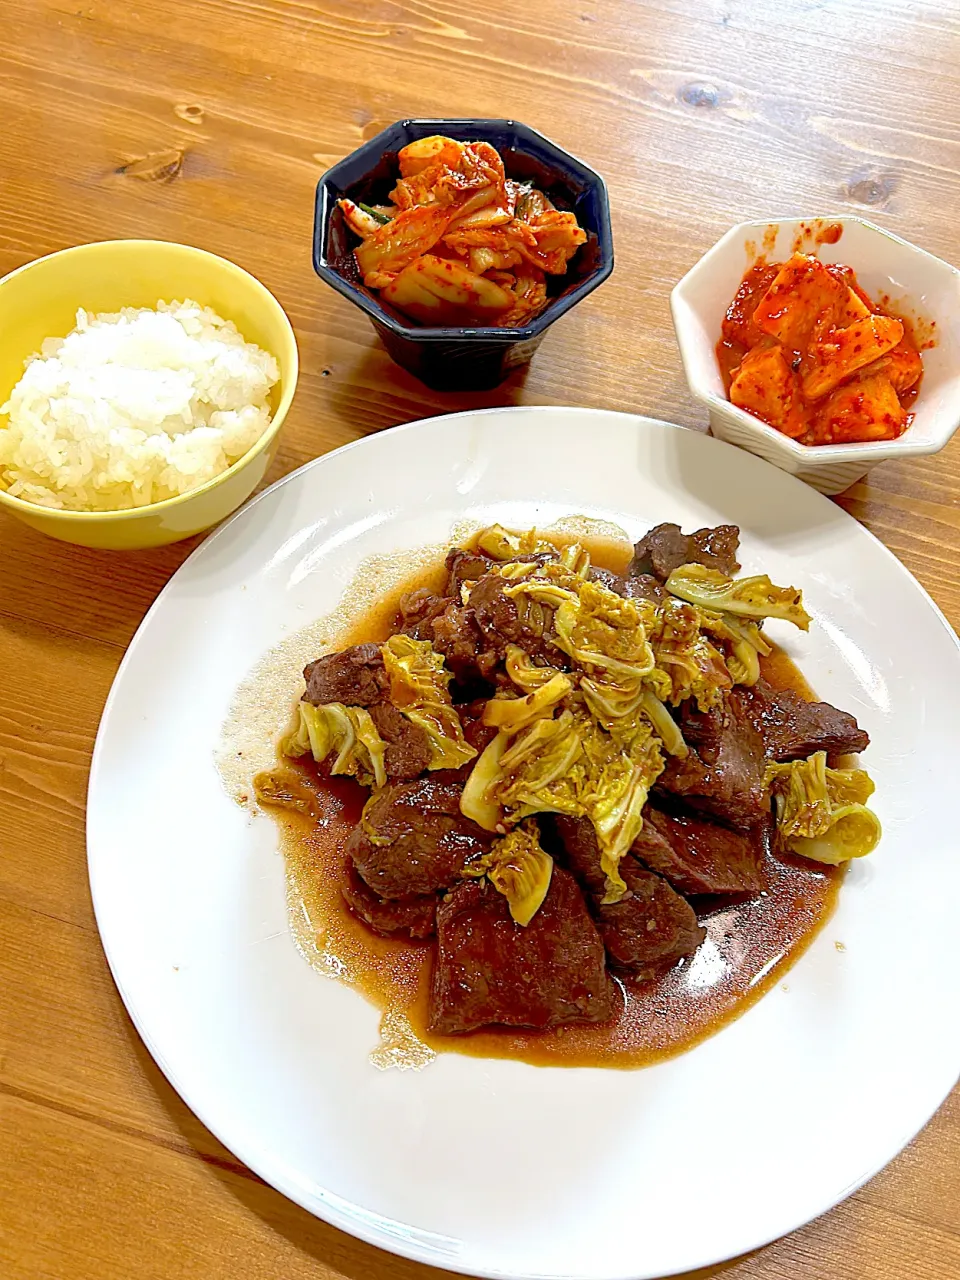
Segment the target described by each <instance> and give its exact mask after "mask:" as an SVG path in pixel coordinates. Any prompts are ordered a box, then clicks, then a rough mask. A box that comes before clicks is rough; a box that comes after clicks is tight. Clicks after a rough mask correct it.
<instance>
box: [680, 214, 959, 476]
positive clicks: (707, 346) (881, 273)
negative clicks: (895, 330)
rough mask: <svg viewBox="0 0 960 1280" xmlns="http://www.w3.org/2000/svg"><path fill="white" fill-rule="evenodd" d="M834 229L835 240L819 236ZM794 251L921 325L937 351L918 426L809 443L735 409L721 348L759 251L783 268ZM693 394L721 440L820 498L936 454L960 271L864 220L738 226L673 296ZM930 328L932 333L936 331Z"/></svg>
mask: <svg viewBox="0 0 960 1280" xmlns="http://www.w3.org/2000/svg"><path fill="white" fill-rule="evenodd" d="M835 225H838V226H839V227H840V228H841V232H840V235H839V237H838V239H837V240H836V242H835V243H833V244H830V243H821V244H817V243H816V241H817V238H818V234H819V233H821V232H822V231H823V230H824V229H825V228H828V227H833V226H835ZM796 248H800V249H801V251H802V252H806V253H816V254H817V255H818V256H819V257H820V258H821V259H822V260H823V261H824V262H843V263H846V265H847V266H850V267H852V268H853V270H854V271H855V272H856V275H857V279H858V281H859V282H860V284H861V286H862V287H863V288H864V289H865V290H866V292H867V293H868V294H869V295H870V297H871V298H874V299H877V298H880V297H881V296H883V297H884V298H885V300H886V299H889V302H887V305H888V306H889V308H890V310H892V311H894V312H896V313H898V314H902V315H905V316H908V317H909V318H911V319H914V320H917V321H919V326H918V327H919V328H921V329H922V331H923V333H924V334H927V333H932V336H933V341H934V345H933V346H931V347H930V348H929V349H928V350H926V351H924V352H923V353H922V354H923V381H922V382H921V384H920V391H919V394H918V396H917V399H916V401H915V403H914V406H913V409H914V419H913V422H912V423H911V425H910V426H909V427H908V428H907V430H906V431H905V432H904V434H903V435H902V436H901V437H900V438H899V439H898V440H886V441H877V442H875V443H870V444H845V445H841V444H826V445H804V444H799V443H798V442H797V441H796V440H791V439H790V438H789V437H788V436H785V435H783V434H781V432H779V431H776V430H775V429H774V428H773V427H768V426H767V424H766V423H765V422H761V421H760V419H759V418H755V417H754V416H753V414H751V413H747V412H746V411H745V410H743V409H739V408H737V406H736V405H734V404H731V403H730V401H729V400H728V399H727V396H726V393H725V392H724V389H723V379H722V378H721V375H720V366H719V365H718V363H717V357H716V352H715V347H716V343H717V340H718V339H719V337H720V325H721V323H722V321H723V316H724V313H725V311H726V309H727V307H728V306H729V305H730V302H731V300H732V298H733V296H734V294H735V293H736V291H737V288H738V286H739V284H740V281H741V279H742V278H743V274H744V272H745V271H746V269H747V267H749V266H750V265H751V264H752V263H753V262H754V261H755V260H756V258H757V255H758V252H762V253H763V255H764V256H765V257H767V258H768V259H770V260H771V261H774V262H777V261H783V260H784V259H786V258H788V257H789V256H790V254H791V253H792V252H794V250H795V249H796ZM670 306H671V310H672V312H673V323H674V327H675V329H676V331H677V342H678V343H679V346H680V358H681V360H682V361H683V368H684V372H685V374H686V376H687V382H688V383H689V385H690V390H691V391H692V392H693V394H694V395H695V396H696V397H697V399H698V400H701V401H703V403H704V404H705V405H706V406H707V409H708V410H709V413H710V426H711V429H712V431H713V434H714V435H715V436H719V438H720V439H721V440H727V441H729V443H730V444H735V445H739V446H740V447H741V448H742V449H748V450H749V451H750V452H751V453H756V454H759V456H760V457H761V458H766V459H767V461H768V462H772V463H773V464H774V465H775V466H777V467H780V468H781V469H782V470H784V471H789V472H790V474H791V475H795V476H799V478H800V479H801V480H805V481H806V482H807V483H808V484H810V485H812V486H813V487H814V488H815V489H819V490H820V492H821V493H840V492H842V491H843V490H844V489H846V488H848V487H849V486H850V485H851V484H853V483H854V481H855V480H859V479H860V477H861V476H863V475H865V474H866V473H867V472H868V471H869V470H870V469H871V468H872V467H875V466H876V465H877V463H878V462H883V461H884V460H885V459H887V458H901V457H909V456H911V455H915V454H923V453H937V452H938V451H939V450H940V449H942V448H943V447H944V445H945V444H946V443H947V441H948V440H949V439H950V437H951V436H952V435H953V433H954V432H955V431H956V429H957V427H958V426H960V271H958V270H957V269H956V267H952V266H950V264H949V263H948V262H944V261H943V260H942V259H941V258H935V257H934V256H933V254H931V253H927V252H926V251H925V250H923V249H918V248H917V246H916V245H913V244H910V243H909V242H908V241H906V240H901V239H900V237H899V236H895V235H892V234H891V233H890V232H889V231H885V230H884V229H883V228H882V227H878V226H875V225H874V223H872V222H866V221H865V220H864V219H863V218H853V217H847V216H837V217H829V218H828V217H823V218H772V219H769V220H766V221H763V222H741V223H739V224H738V225H737V226H735V227H733V228H731V230H730V231H728V232H727V234H726V235H725V236H724V237H723V238H722V239H721V240H718V241H717V243H716V244H715V245H714V246H713V248H712V249H710V250H709V251H708V252H707V253H705V254H704V256H703V257H702V258H701V259H700V261H699V262H698V263H697V264H696V266H695V267H693V268H692V269H691V270H690V271H688V272H687V274H686V275H685V276H684V277H683V279H682V280H681V281H680V283H679V284H678V285H677V286H676V287H675V288H674V290H673V293H672V294H671V296H670ZM931 322H933V325H934V326H935V327H934V328H932V330H931Z"/></svg>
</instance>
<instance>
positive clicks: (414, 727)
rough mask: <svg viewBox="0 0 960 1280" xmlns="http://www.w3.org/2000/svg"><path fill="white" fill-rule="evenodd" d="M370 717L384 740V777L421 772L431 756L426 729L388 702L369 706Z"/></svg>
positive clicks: (406, 776)
mask: <svg viewBox="0 0 960 1280" xmlns="http://www.w3.org/2000/svg"><path fill="white" fill-rule="evenodd" d="M370 719H371V720H372V721H373V723H374V724H375V725H376V727H377V732H378V733H379V734H380V737H381V738H382V739H383V740H384V742H385V743H386V744H387V749H386V751H384V753H383V767H384V771H385V772H386V775H387V777H388V778H393V779H394V780H396V781H397V782H402V781H405V780H407V779H410V778H416V777H417V776H418V775H419V774H421V773H423V771H424V770H425V769H426V768H427V766H428V765H429V764H430V760H431V758H432V752H431V750H430V739H429V738H428V737H427V734H426V731H425V730H423V729H421V728H420V726H419V725H418V724H413V723H411V721H409V720H408V719H407V717H406V716H405V715H404V714H403V712H401V711H398V710H397V708H396V707H395V706H394V705H393V703H391V702H381V703H380V704H379V705H376V706H372V707H371V708H370Z"/></svg>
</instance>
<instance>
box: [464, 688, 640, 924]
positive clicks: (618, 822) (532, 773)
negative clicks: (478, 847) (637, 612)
mask: <svg viewBox="0 0 960 1280" xmlns="http://www.w3.org/2000/svg"><path fill="white" fill-rule="evenodd" d="M571 701H572V703H573V706H572V708H571V707H567V708H565V709H564V710H562V711H561V712H560V714H559V715H558V716H556V717H555V718H553V719H549V720H548V719H539V720H536V721H535V722H534V723H533V724H530V725H528V726H527V727H526V728H524V729H522V730H521V731H520V732H519V733H517V734H515V735H514V736H513V737H510V736H509V735H508V734H506V733H503V732H501V733H499V734H498V735H497V737H496V738H495V739H494V740H493V741H492V742H491V743H490V744H489V746H488V747H487V748H486V750H485V751H484V752H483V754H482V755H481V756H480V759H479V760H478V761H477V763H476V765H475V766H474V768H473V770H472V772H471V774H470V777H469V779H468V781H467V784H466V787H465V788H464V792H463V798H462V800H461V804H460V808H461V810H462V812H463V813H464V814H466V816H467V817H469V818H472V819H473V820H474V821H475V822H478V823H480V825H481V826H484V827H486V829H487V830H488V831H497V830H502V829H504V828H506V827H510V826H513V825H515V824H516V823H517V822H520V821H522V820H523V819H524V818H526V817H529V816H530V815H531V814H535V813H564V814H569V815H571V816H584V817H588V818H590V820H591V821H592V823H593V825H594V828H595V830H596V832H597V841H598V844H599V846H600V856H601V863H602V866H603V871H604V874H605V876H606V878H607V898H606V900H607V901H610V902H615V901H617V900H618V899H619V898H620V897H622V896H623V894H624V892H625V891H626V885H625V884H624V882H623V879H622V878H621V876H620V874H619V870H618V867H619V863H620V861H621V859H622V858H623V857H624V855H625V854H626V853H627V852H628V850H629V849H630V846H631V845H632V844H633V842H634V840H635V839H636V838H637V835H638V834H639V832H640V828H641V826H642V825H643V818H642V810H643V806H644V804H645V803H646V800H647V795H648V793H649V790H650V787H651V786H652V785H653V783H654V781H655V780H656V778H657V777H658V776H659V774H660V773H661V772H662V770H663V756H662V754H661V751H660V743H659V740H658V739H657V738H656V736H655V735H654V733H653V731H652V729H651V728H650V726H649V724H647V723H646V721H643V720H637V721H635V722H634V724H633V726H632V731H631V734H630V735H629V737H626V736H625V737H624V739H623V740H622V741H621V742H618V741H616V740H615V739H614V737H613V736H612V735H611V734H609V733H607V732H606V731H605V730H604V729H603V728H602V726H600V725H599V724H598V723H597V722H596V720H595V719H594V718H593V716H592V715H590V713H589V712H588V710H587V708H586V706H585V705H583V704H582V703H578V702H577V701H575V700H571Z"/></svg>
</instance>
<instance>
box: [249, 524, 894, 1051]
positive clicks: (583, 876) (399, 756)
mask: <svg viewBox="0 0 960 1280" xmlns="http://www.w3.org/2000/svg"><path fill="white" fill-rule="evenodd" d="M738 543H739V531H738V530H737V529H736V528H735V527H734V526H730V525H725V526H720V527H719V528H715V529H700V530H698V531H697V532H696V533H693V534H683V533H682V532H681V530H680V529H679V528H678V527H677V526H676V525H660V526H658V527H657V528H655V529H653V530H651V532H650V533H648V534H647V535H646V536H645V537H644V538H642V539H641V540H640V542H639V543H638V544H637V545H636V548H635V554H634V557H633V560H632V562H631V563H630V565H629V568H628V570H627V572H626V574H625V575H623V576H619V575H617V574H614V573H612V572H610V571H609V570H606V569H602V568H598V567H596V566H594V565H592V564H591V559H590V555H589V554H588V552H587V551H586V550H585V549H584V548H583V547H582V546H580V545H576V544H575V545H570V546H564V547H558V546H556V545H554V544H553V543H552V542H549V541H547V540H545V539H543V538H541V537H538V535H537V533H536V531H530V532H527V533H521V534H516V533H511V532H508V531H507V530H506V529H503V528H501V527H500V526H496V525H495V526H493V527H492V528H489V529H486V530H484V531H483V532H482V533H481V534H480V535H479V536H478V537H477V539H476V542H475V544H474V545H473V546H472V547H469V548H457V549H454V550H453V551H451V552H450V554H449V555H448V557H447V566H446V567H447V582H446V587H445V590H444V592H443V594H442V595H437V594H434V593H432V592H429V591H426V590H417V591H413V592H410V593H408V594H407V595H406V596H404V597H403V599H402V601H401V607H400V612H401V617H400V620H399V625H398V629H397V631H396V633H395V634H394V635H391V636H390V637H389V639H387V640H385V641H383V642H382V643H370V644H359V645H355V646H353V647H351V648H349V649H345V650H343V651H341V652H339V653H331V654H327V655H326V656H324V657H321V658H318V659H317V660H316V661H315V662H311V663H310V664H309V665H308V666H307V668H306V670H305V672H304V677H305V680H306V689H305V692H304V695H303V698H302V700H301V702H300V703H299V704H298V707H297V714H296V724H295V726H294V727H293V728H292V729H291V732H290V733H289V734H288V736H287V737H286V738H285V739H284V741H283V743H282V752H283V753H284V754H285V755H286V756H288V757H300V756H305V757H308V758H309V757H312V759H313V760H314V761H315V762H316V764H317V766H318V767H319V769H320V771H321V773H323V772H326V773H329V774H345V775H350V776H352V777H354V778H356V779H357V781H358V782H359V783H361V784H362V785H363V786H365V787H368V788H369V789H370V796H369V799H368V801H367V803H366V805H365V807H364V809H363V813H362V817H361V820H360V823H359V825H358V826H357V827H356V829H355V830H354V831H353V833H352V835H351V836H350V839H349V842H348V847H347V859H346V862H347V865H346V873H345V874H346V879H345V881H344V884H343V886H342V892H343V897H344V899H345V901H346V903H347V904H348V905H349V908H350V909H351V910H352V911H353V912H354V913H355V914H356V915H357V916H358V917H359V918H360V919H361V920H363V921H364V922H365V923H366V924H367V925H368V926H369V928H370V929H372V930H374V931H375V932H376V933H379V934H382V935H388V936H389V935H399V936H406V937H411V938H416V939H427V938H435V954H434V963H433V977H432V985H431V991H430V1021H431V1027H432V1029H433V1030H434V1031H435V1032H439V1033H446V1034H450V1033H458V1032H466V1031H471V1030H474V1029H476V1028H478V1027H482V1026H486V1025H507V1026H518V1027H532V1028H538V1029H544V1028H549V1027H556V1026H559V1025H562V1024H565V1023H572V1022H587V1023H589V1022H603V1021H606V1020H608V1019H609V1018H611V1017H612V1016H613V1014H614V1012H615V1009H616V1001H615V985H614V983H613V981H612V977H611V975H612V974H617V975H620V976H626V977H628V978H631V979H632V980H640V981H643V980H649V979H652V978H655V977H657V976H658V975H659V974H662V973H663V972H664V971H665V970H666V969H668V968H670V967H672V966H674V965H676V964H677V963H678V962H679V961H680V960H681V959H682V958H683V957H688V956H691V955H692V954H693V953H694V952H695V951H696V949H697V947H698V946H699V945H700V943H701V942H702V941H703V939H704V936H705V931H704V928H703V926H702V925H701V924H700V922H699V920H698V916H697V910H698V908H699V909H700V910H701V913H702V911H703V910H704V897H705V896H710V899H711V900H715V895H741V896H748V897H749V896H755V895H760V894H762V893H763V891H764V887H765V884H766V878H765V867H766V866H767V865H768V860H769V859H770V858H776V857H780V858H796V857H800V858H805V859H811V860H814V861H815V862H819V863H824V864H831V865H836V864H838V863H841V862H845V861H847V860H848V859H851V858H857V857H862V856H863V855H864V854H867V853H869V852H870V851H871V850H872V849H873V848H874V847H875V845H876V843H877V841H878V839H879V836H880V827H879V823H878V821H877V819H876V817H875V815H874V814H873V813H872V812H871V810H870V809H868V808H867V807H866V801H867V799H868V798H869V796H870V793H871V792H872V790H873V784H872V783H871V781H870V779H869V777H868V776H867V774H866V773H865V772H864V771H863V770H861V769H857V768H851V767H848V763H849V762H847V761H846V760H845V759H843V757H846V756H847V755H849V754H851V753H856V752H859V751H862V750H863V749H864V748H865V747H866V746H867V744H868V738H867V735H866V733H864V732H863V730H862V729H861V728H860V727H859V726H858V724H857V722H856V720H855V719H854V718H853V717H852V716H850V715H848V714H847V713H846V712H843V711H839V710H838V709H837V708H835V707H832V706H830V705H829V704H827V703H823V702H808V701H806V700H805V699H804V698H802V697H801V696H800V695H799V694H797V693H795V692H792V691H783V690H778V689H775V688H773V687H772V686H771V685H770V684H769V683H767V681H766V680H765V679H764V678H763V676H762V674H761V663H760V658H761V657H762V656H766V655H769V654H770V653H771V651H772V646H771V643H770V641H769V640H768V639H767V636H766V634H765V632H764V623H765V621H766V620H767V619H769V618H775V619H781V620H783V621H785V622H788V623H792V624H793V625H794V626H795V627H798V628H800V629H802V630H806V629H807V628H808V627H809V625H810V618H809V615H808V614H807V613H806V611H805V610H804V607H803V601H802V598H801V594H800V592H799V591H797V590H796V589H794V588H793V587H780V586H777V585H775V584H774V583H772V582H771V581H770V579H769V578H768V577H767V576H766V575H763V574H761V575H754V576H748V577H739V576H737V575H738V573H739V569H740V566H739V564H738V563H737V560H736V555H737V550H738ZM257 792H258V796H259V798H260V799H261V801H262V802H263V803H265V804H284V803H289V802H290V793H289V790H288V789H286V790H285V788H284V786H283V784H282V780H278V775H277V774H265V775H260V776H259V777H258V779H257Z"/></svg>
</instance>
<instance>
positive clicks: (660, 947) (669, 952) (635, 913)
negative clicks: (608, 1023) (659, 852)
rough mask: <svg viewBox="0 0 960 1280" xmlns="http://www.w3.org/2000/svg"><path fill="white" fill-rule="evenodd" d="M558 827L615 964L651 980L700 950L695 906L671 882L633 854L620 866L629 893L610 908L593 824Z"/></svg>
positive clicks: (559, 820) (581, 821) (559, 821)
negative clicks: (653, 973)
mask: <svg viewBox="0 0 960 1280" xmlns="http://www.w3.org/2000/svg"><path fill="white" fill-rule="evenodd" d="M554 825H555V830H556V832H557V834H558V836H559V837H560V840H561V842H562V844H563V857H564V860H565V862H566V865H567V866H568V867H569V869H570V870H571V871H572V872H573V875H574V876H575V877H576V879H577V880H578V881H579V882H580V884H581V885H582V886H583V889H584V891H585V893H586V894H587V899H588V901H589V903H590V909H591V912H592V914H593V918H594V920H595V921H596V925H597V928H598V930H599V931H600V937H601V938H602V939H603V945H604V947H605V948H606V952H607V955H608V956H609V957H610V962H611V964H614V965H616V966H617V967H618V968H621V969H631V970H634V971H637V972H639V973H646V974H647V976H649V975H650V974H651V973H652V972H654V971H656V970H659V969H662V968H664V967H665V966H667V965H668V964H673V963H674V962H675V961H677V960H679V959H680V957H681V956H688V955H691V954H692V953H693V952H694V951H696V949H697V947H698V946H699V945H700V943H701V942H702V941H703V939H704V938H705V937H706V932H705V931H704V930H703V929H702V928H701V927H700V925H699V924H698V923H697V917H696V915H695V913H694V910H693V908H692V907H691V906H690V904H689V902H687V900H686V899H685V898H682V897H681V896H680V894H679V893H676V892H675V891H674V890H673V889H672V888H671V887H670V885H669V884H667V882H666V880H663V879H661V877H660V876H658V875H654V873H653V872H652V871H648V870H647V869H646V867H642V866H641V865H640V863H639V862H637V861H636V859H635V858H633V857H630V856H629V855H628V856H627V857H626V858H624V859H623V860H622V862H621V863H620V874H621V876H622V877H623V880H624V883H625V884H626V886H627V893H626V894H625V895H624V897H622V898H621V899H620V901H619V902H614V903H611V904H608V905H607V906H604V905H602V902H601V899H602V898H603V895H604V892H605V888H606V881H605V877H604V874H603V870H602V868H601V866H600V849H599V846H598V844H597V836H596V832H595V830H594V827H593V823H592V822H591V821H590V819H589V818H570V817H567V816H565V815H558V816H557V817H556V818H555V819H554Z"/></svg>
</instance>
